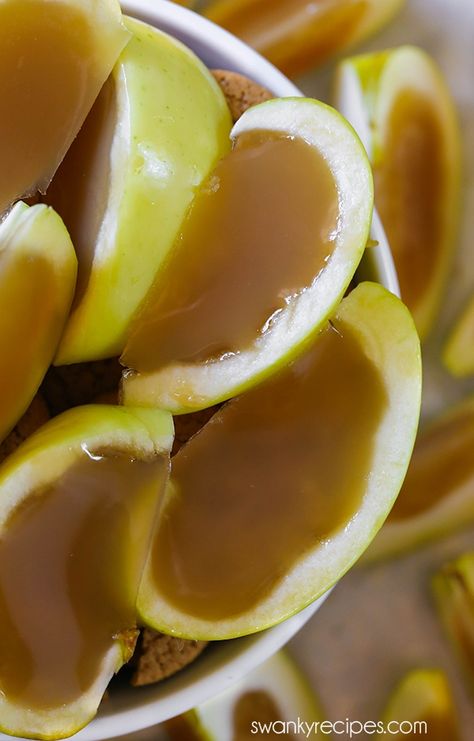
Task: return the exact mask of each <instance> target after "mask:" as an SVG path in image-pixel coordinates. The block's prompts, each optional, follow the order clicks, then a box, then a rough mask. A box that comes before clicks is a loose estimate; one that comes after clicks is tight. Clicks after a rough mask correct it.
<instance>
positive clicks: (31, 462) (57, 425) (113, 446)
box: [0, 405, 173, 739]
mask: <svg viewBox="0 0 474 741" xmlns="http://www.w3.org/2000/svg"><path fill="white" fill-rule="evenodd" d="M172 443H173V420H172V417H171V415H169V414H168V413H167V412H161V411H159V410H147V409H138V410H134V409H124V408H123V407H117V406H111V405H90V406H83V407H76V408H74V409H71V410H69V411H67V412H64V413H63V414H61V415H59V416H57V417H55V418H54V419H52V420H50V421H49V422H47V423H46V424H45V425H44V426H43V427H41V428H40V429H39V430H38V431H37V432H36V433H34V434H33V435H32V436H31V437H29V438H28V439H27V440H26V441H25V442H24V443H23V444H22V445H20V447H19V448H18V449H17V450H16V451H15V452H14V453H12V454H11V455H10V456H9V457H8V458H7V459H6V460H5V461H4V463H3V464H2V465H1V466H0V488H1V490H2V499H1V503H0V531H1V528H2V527H4V524H5V522H6V521H8V517H9V514H10V512H11V511H12V510H13V509H14V508H15V507H16V506H21V504H22V502H23V501H24V498H25V494H28V493H31V492H38V491H41V490H42V488H43V487H45V488H46V489H47V488H48V486H50V485H51V484H52V483H54V482H55V481H57V480H58V479H59V478H60V477H61V476H62V475H63V474H64V473H65V472H66V471H67V470H68V469H69V468H70V467H71V466H73V465H74V463H76V462H77V461H78V460H79V458H80V457H84V455H85V452H84V451H85V450H87V451H89V452H90V453H91V454H94V452H97V451H101V452H105V451H106V450H110V451H111V452H112V453H115V454H117V453H120V454H122V455H123V454H126V455H129V456H130V457H133V458H134V459H136V460H144V461H148V460H153V459H154V458H156V457H157V456H164V457H168V456H169V453H170V450H171V446H172ZM157 493H158V492H157ZM134 545H135V546H136V545H137V543H135V544H134ZM138 545H139V544H138ZM135 551H136V548H135V549H134V551H133V552H132V553H130V554H129V555H128V556H127V558H128V559H129V562H130V563H135V562H136V553H135ZM136 586H137V585H136V584H135V585H131V584H130V585H129V584H124V589H127V588H134V589H136ZM133 632H134V631H133V627H132V626H131V629H130V630H124V631H123V634H122V635H121V636H120V638H118V639H116V640H113V641H111V645H110V649H109V651H108V652H107V653H106V655H105V656H104V657H103V662H102V665H101V667H100V670H99V672H98V676H97V679H96V680H95V682H94V683H93V684H92V686H90V687H89V688H88V689H87V690H86V691H85V692H84V694H83V695H82V696H80V697H79V698H78V699H77V700H75V701H74V702H72V703H70V704H67V705H61V706H60V707H56V708H52V709H51V710H44V709H40V710H35V709H34V708H28V709H25V707H24V706H23V705H22V704H20V703H17V702H15V701H10V700H9V699H8V698H7V697H6V696H5V695H4V694H3V693H2V696H1V697H0V730H1V731H2V732H6V733H9V734H13V735H16V736H22V737H23V736H26V737H28V738H42V739H59V738H66V737H68V736H71V735H72V734H73V733H76V732H77V731H78V730H80V728H82V727H83V726H84V725H86V724H87V723H88V722H89V721H90V720H91V719H92V718H93V717H94V715H95V714H96V712H97V708H98V706H99V703H100V701H101V699H102V696H103V693H104V691H105V689H106V687H107V685H108V683H109V681H110V679H111V677H112V675H113V674H114V673H115V672H117V671H118V670H119V669H120V667H121V666H122V665H123V664H124V663H125V662H127V661H128V660H129V659H130V652H131V648H132V646H133V638H134V636H133Z"/></svg>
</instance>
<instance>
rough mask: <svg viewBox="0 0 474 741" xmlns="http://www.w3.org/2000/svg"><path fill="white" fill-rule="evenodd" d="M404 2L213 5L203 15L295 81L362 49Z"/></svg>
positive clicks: (236, 0)
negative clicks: (357, 46)
mask: <svg viewBox="0 0 474 741" xmlns="http://www.w3.org/2000/svg"><path fill="white" fill-rule="evenodd" d="M403 2H404V0H384V2H383V3H381V2H379V1H378V0H355V1H354V0H337V1H336V2H334V0H319V2H318V4H317V6H313V5H312V4H311V3H310V2H309V0H292V1H291V2H285V0H273V2H267V3H262V2H259V0H210V1H209V2H205V8H204V13H205V15H206V16H207V17H208V18H210V20H212V21H214V23H218V24H219V25H220V26H223V27H224V28H226V29H227V30H228V31H230V32H231V33H233V34H235V35H236V36H239V37H240V38H241V39H242V40H243V41H245V42H246V43H247V44H249V45H250V46H253V47H254V48H255V49H257V51H258V52H260V54H263V56H265V57H267V59H269V60H270V61H271V62H272V63H273V64H274V65H276V66H277V67H279V68H280V69H281V70H282V71H283V72H284V73H285V74H286V75H290V76H295V75H300V74H302V73H303V72H307V71H308V70H309V69H311V68H312V67H315V66H316V65H320V64H322V63H324V62H325V61H326V60H327V59H328V58H329V57H331V56H333V55H334V54H337V53H338V52H343V51H344V50H345V49H347V47H350V46H354V45H355V44H357V43H360V42H361V41H363V40H364V39H366V38H367V37H368V36H370V35H372V34H373V33H375V31H377V30H378V29H379V28H380V27H382V26H384V25H385V24H386V23H388V22H389V21H390V20H391V19H392V17H393V16H394V15H395V13H396V12H397V11H398V10H400V7H401V6H402V5H403Z"/></svg>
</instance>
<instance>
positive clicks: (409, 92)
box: [335, 46, 461, 339]
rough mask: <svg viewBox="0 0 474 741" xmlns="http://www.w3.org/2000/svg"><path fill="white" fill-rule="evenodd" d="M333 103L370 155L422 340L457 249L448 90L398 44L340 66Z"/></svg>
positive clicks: (456, 163)
mask: <svg viewBox="0 0 474 741" xmlns="http://www.w3.org/2000/svg"><path fill="white" fill-rule="evenodd" d="M335 105H336V108H338V110H340V111H341V113H342V114H343V115H344V116H346V118H347V119H348V120H349V121H350V122H351V123H352V124H353V126H354V127H355V129H356V130H357V131H358V133H359V135H360V137H361V139H362V141H363V142H364V145H365V147H366V149H367V152H368V154H369V158H370V161H371V163H372V166H373V168H374V180H375V205H376V207H377V210H378V212H379V215H380V217H381V219H382V222H383V225H384V228H385V231H386V233H387V237H388V240H389V242H390V246H391V249H392V254H393V257H394V261H395V266H396V268H397V272H398V277H399V281H400V288H401V295H402V299H403V300H404V301H405V303H406V304H407V306H408V308H409V309H410V311H411V312H412V314H413V317H414V319H415V324H416V326H417V329H418V332H419V334H420V337H421V338H422V339H424V338H425V337H426V336H427V335H428V333H429V331H430V329H431V327H432V325H433V321H434V318H435V316H436V312H437V310H438V307H439V303H440V300H441V296H442V292H443V289H444V286H445V283H446V278H447V273H448V270H449V266H450V263H451V257H452V254H453V251H454V249H455V247H456V235H457V226H458V212H459V203H460V162H461V153H460V141H459V130H458V124H457V120H456V112H455V108H454V104H453V101H452V98H451V95H450V92H449V90H448V88H447V85H446V83H445V81H444V79H443V77H442V73H441V71H440V70H439V69H438V67H437V66H436V64H435V62H434V61H433V59H431V57H430V56H429V55H428V54H427V53H426V52H424V51H422V50H421V49H418V48H416V47H412V46H403V47H400V48H398V49H393V50H391V51H386V52H376V53H374V54H366V55H362V56H359V57H354V58H352V59H348V60H345V61H344V62H342V63H341V65H340V67H339V70H338V74H337V78H336V95H335Z"/></svg>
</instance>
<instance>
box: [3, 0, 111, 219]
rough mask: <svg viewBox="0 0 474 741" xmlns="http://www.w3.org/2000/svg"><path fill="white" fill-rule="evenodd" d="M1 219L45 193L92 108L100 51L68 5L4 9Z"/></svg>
mask: <svg viewBox="0 0 474 741" xmlns="http://www.w3.org/2000/svg"><path fill="white" fill-rule="evenodd" d="M0 36H1V43H0V161H1V163H2V171H1V176H0V211H2V210H3V209H5V208H6V207H7V206H8V205H9V203H11V201H12V200H14V199H16V198H18V197H19V196H21V195H23V194H25V193H26V192H28V191H29V190H31V189H32V187H33V186H36V185H40V186H41V185H42V186H45V185H46V184H47V182H45V178H46V180H47V179H48V177H50V176H51V174H52V173H53V172H54V170H55V168H56V166H57V165H58V164H59V162H60V159H61V157H62V155H63V154H64V151H65V147H67V145H68V143H69V141H70V138H71V137H72V136H74V134H75V133H76V131H77V129H78V128H79V126H80V124H81V123H82V121H83V119H84V118H85V116H86V114H87V112H88V108H89V106H90V102H91V101H90V95H91V89H90V85H91V84H92V85H97V84H98V82H97V79H96V69H95V67H96V66H97V64H98V61H97V59H96V58H95V54H96V50H95V48H94V46H95V45H96V44H97V41H96V39H95V38H94V36H93V34H92V31H91V26H90V22H89V21H88V19H87V17H86V16H85V13H84V12H80V11H79V10H78V9H76V8H74V7H71V6H68V5H66V4H63V3H61V2H47V0H6V2H2V3H1V4H0Z"/></svg>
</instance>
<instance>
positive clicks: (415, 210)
mask: <svg viewBox="0 0 474 741" xmlns="http://www.w3.org/2000/svg"><path fill="white" fill-rule="evenodd" d="M443 175H444V167H443V133H442V130H441V125H440V123H439V116H438V113H437V110H436V107H435V105H434V103H432V102H431V101H430V100H429V99H428V98H425V97H423V95H422V94H421V93H419V92H415V91H412V90H406V91H404V92H403V93H400V95H399V96H398V98H397V100H396V102H395V104H394V106H393V110H392V111H391V114H390V118H389V121H388V136H387V141H386V145H385V146H384V151H383V154H382V155H381V157H380V161H379V162H377V163H376V165H375V168H374V177H375V203H376V206H377V208H378V209H379V212H380V216H381V218H382V221H383V223H384V226H385V229H386V232H387V237H388V239H389V242H390V246H391V248H392V253H393V257H394V260H395V265H396V268H397V272H398V277H399V280H400V288H401V293H402V298H403V300H404V301H405V303H406V304H407V305H408V307H409V308H410V309H411V310H412V311H416V309H417V307H418V304H419V303H420V302H421V300H422V299H423V297H424V293H425V291H426V290H428V289H429V288H430V286H431V282H432V280H433V277H434V276H435V275H436V271H437V269H438V264H439V263H438V260H439V257H440V252H441V249H442V239H443V210H442V209H443Z"/></svg>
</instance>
